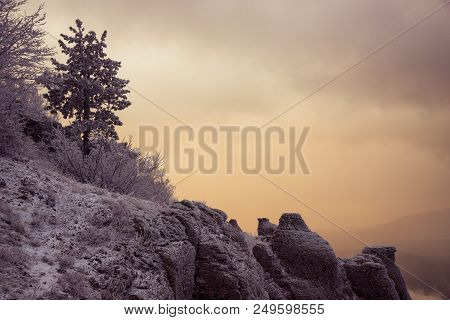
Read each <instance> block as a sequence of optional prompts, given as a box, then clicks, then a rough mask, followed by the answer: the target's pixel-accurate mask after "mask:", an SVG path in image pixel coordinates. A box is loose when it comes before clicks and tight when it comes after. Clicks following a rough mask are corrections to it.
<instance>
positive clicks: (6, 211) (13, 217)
mask: <svg viewBox="0 0 450 320" xmlns="http://www.w3.org/2000/svg"><path fill="white" fill-rule="evenodd" d="M0 219H1V220H3V221H4V222H6V224H7V225H9V227H10V229H12V230H14V231H15V232H17V233H20V234H25V227H24V225H23V223H22V220H21V219H20V215H19V214H18V213H15V212H13V210H12V208H11V206H10V205H9V204H7V203H4V202H0Z"/></svg>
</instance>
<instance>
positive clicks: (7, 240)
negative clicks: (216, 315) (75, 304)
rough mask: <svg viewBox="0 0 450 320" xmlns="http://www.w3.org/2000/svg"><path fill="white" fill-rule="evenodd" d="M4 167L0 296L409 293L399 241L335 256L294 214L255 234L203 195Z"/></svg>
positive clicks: (24, 164)
mask: <svg viewBox="0 0 450 320" xmlns="http://www.w3.org/2000/svg"><path fill="white" fill-rule="evenodd" d="M0 176H1V177H2V180H1V181H2V183H1V185H2V186H3V187H2V188H0V298H1V299H12V298H17V299H39V298H44V299H408V298H409V295H408V292H407V291H406V287H405V285H404V282H403V278H402V276H401V274H400V271H399V270H398V268H397V267H396V265H395V264H394V259H395V256H394V249H393V248H390V247H371V248H366V249H364V251H363V252H362V253H361V254H360V255H358V256H356V257H354V258H352V259H340V258H337V257H336V256H335V254H334V251H333V249H332V248H331V247H330V245H329V244H328V243H327V242H326V241H325V240H324V239H322V238H321V237H320V236H319V235H318V234H316V233H314V232H312V231H311V230H310V229H309V228H308V226H307V225H306V224H305V222H304V221H303V219H302V218H301V216H300V215H298V214H293V213H289V214H284V215H282V217H281V219H280V221H279V226H278V227H276V226H275V225H272V224H270V223H269V222H268V220H260V226H262V229H261V232H262V233H261V234H262V235H264V236H263V237H261V238H254V237H251V236H249V235H248V234H246V233H244V232H242V231H241V229H240V228H239V226H238V224H237V222H236V221H230V222H227V215H226V214H225V213H224V212H222V211H220V210H217V209H212V208H209V207H207V206H205V205H204V204H201V203H198V202H191V201H181V202H176V203H172V204H168V205H164V206H163V205H157V204H155V203H152V202H149V201H144V200H137V199H135V198H132V197H128V196H124V195H119V194H114V193H110V192H108V191H105V190H102V189H98V188H95V187H92V186H89V185H83V184H79V183H76V182H74V181H72V180H70V179H68V178H66V177H63V176H61V175H59V174H57V173H55V172H53V171H51V170H49V169H43V168H42V167H40V166H39V164H38V163H36V162H33V161H30V160H26V159H22V160H18V159H16V160H7V159H5V158H0ZM273 226H275V227H273ZM263 229H264V230H263Z"/></svg>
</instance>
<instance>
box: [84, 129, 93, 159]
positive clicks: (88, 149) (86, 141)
mask: <svg viewBox="0 0 450 320" xmlns="http://www.w3.org/2000/svg"><path fill="white" fill-rule="evenodd" d="M90 133H91V130H90V129H87V130H85V131H84V132H83V146H82V151H83V156H88V155H89V153H90V152H91V146H90V141H89V135H90Z"/></svg>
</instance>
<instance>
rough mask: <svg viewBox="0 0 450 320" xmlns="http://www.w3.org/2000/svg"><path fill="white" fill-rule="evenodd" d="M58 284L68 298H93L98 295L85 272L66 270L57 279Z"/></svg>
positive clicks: (96, 297)
mask: <svg viewBox="0 0 450 320" xmlns="http://www.w3.org/2000/svg"><path fill="white" fill-rule="evenodd" d="M58 285H59V286H60V287H61V290H62V292H64V293H66V294H67V295H68V298H69V299H81V300H87V299H89V300H93V299H98V298H99V296H98V294H97V292H95V290H94V289H92V287H91V285H90V284H89V281H88V279H87V277H86V275H85V274H83V273H81V272H78V271H72V270H71V271H68V272H66V273H65V274H63V275H62V276H61V277H60V278H59V279H58Z"/></svg>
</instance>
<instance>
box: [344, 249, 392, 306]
mask: <svg viewBox="0 0 450 320" xmlns="http://www.w3.org/2000/svg"><path fill="white" fill-rule="evenodd" d="M344 266H345V270H346V272H347V276H348V279H349V280H350V283H351V286H352V289H353V291H354V292H355V293H356V295H357V296H358V297H360V298H362V299H370V300H374V299H382V300H391V299H392V300H398V299H400V297H399V295H398V293H397V291H396V290H395V283H394V281H393V280H392V279H391V278H390V277H389V275H388V272H387V269H386V267H385V266H384V264H383V262H382V261H381V260H380V259H379V258H377V257H376V256H373V255H367V254H361V255H358V256H356V257H354V258H352V259H349V260H347V262H346V263H345V265H344Z"/></svg>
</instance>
